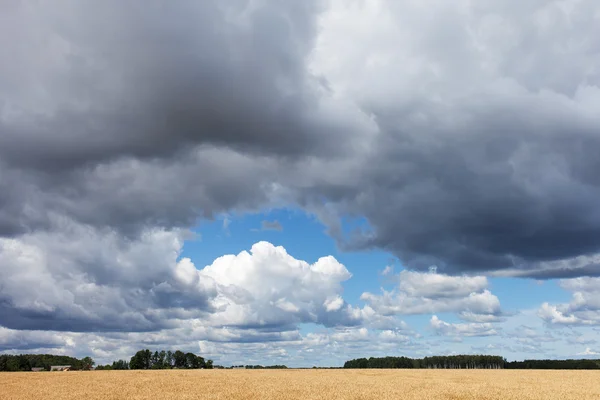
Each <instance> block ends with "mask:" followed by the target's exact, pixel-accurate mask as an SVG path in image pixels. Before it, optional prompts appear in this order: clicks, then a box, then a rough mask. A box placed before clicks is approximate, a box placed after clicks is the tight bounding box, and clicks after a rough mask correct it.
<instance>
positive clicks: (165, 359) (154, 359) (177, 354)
mask: <svg viewBox="0 0 600 400" xmlns="http://www.w3.org/2000/svg"><path fill="white" fill-rule="evenodd" d="M172 368H178V369H199V368H206V369H212V368H213V361H212V360H205V359H204V357H200V356H197V355H195V354H194V353H184V352H183V351H180V350H176V351H171V350H168V351H165V350H161V351H155V352H154V353H153V352H152V351H150V350H149V349H145V350H139V351H138V352H137V353H135V354H134V355H133V357H131V360H129V362H127V361H125V360H118V361H114V362H113V363H112V365H99V366H98V367H96V369H100V370H110V369H117V370H119V369H172Z"/></svg>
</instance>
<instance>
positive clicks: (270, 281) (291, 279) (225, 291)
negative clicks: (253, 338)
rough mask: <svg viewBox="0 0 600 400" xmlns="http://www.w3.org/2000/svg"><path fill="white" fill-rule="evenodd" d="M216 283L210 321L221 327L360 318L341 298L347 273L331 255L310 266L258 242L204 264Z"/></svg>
mask: <svg viewBox="0 0 600 400" xmlns="http://www.w3.org/2000/svg"><path fill="white" fill-rule="evenodd" d="M199 275H200V276H202V277H209V278H211V279H212V280H214V282H215V283H216V285H217V287H218V292H219V293H218V295H217V297H216V298H215V305H216V307H217V312H215V313H214V314H212V315H211V316H210V318H209V321H210V323H211V324H213V325H224V326H238V327H243V326H248V327H258V326H286V325H294V324H297V323H302V322H304V323H308V322H314V323H318V324H323V325H328V326H332V325H338V324H341V325H344V324H351V325H352V324H357V323H359V322H360V319H359V317H360V316H357V317H356V318H355V316H354V315H353V313H352V308H351V307H350V306H349V305H348V304H346V303H345V301H344V299H343V298H342V297H341V294H342V282H344V281H346V280H348V279H350V277H351V276H352V275H351V274H350V272H348V270H347V269H346V267H344V266H343V265H342V264H340V263H339V262H338V261H337V260H336V259H335V258H333V257H331V256H328V257H322V258H320V259H319V260H317V262H315V263H314V264H309V263H307V262H306V261H302V260H298V259H295V258H294V257H292V256H290V255H289V254H288V253H287V252H286V250H285V249H284V248H283V247H281V246H279V247H276V246H273V245H272V244H270V243H268V242H259V243H257V244H255V245H253V246H252V249H251V250H250V252H246V251H244V252H241V253H239V254H237V255H227V256H223V257H220V258H218V259H216V260H215V261H214V262H213V263H212V264H211V265H208V266H206V267H205V268H203V269H202V270H201V271H200V272H199Z"/></svg>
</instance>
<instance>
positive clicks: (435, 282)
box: [361, 270, 503, 322]
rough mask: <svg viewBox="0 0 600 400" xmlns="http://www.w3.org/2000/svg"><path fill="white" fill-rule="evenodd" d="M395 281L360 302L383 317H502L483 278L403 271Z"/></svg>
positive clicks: (477, 319) (364, 295)
mask: <svg viewBox="0 0 600 400" xmlns="http://www.w3.org/2000/svg"><path fill="white" fill-rule="evenodd" d="M396 278H397V281H398V287H397V288H395V289H394V290H392V291H387V290H384V289H382V293H381V294H379V295H376V294H372V293H369V292H365V293H363V294H362V295H361V299H362V300H364V301H365V302H366V303H367V304H368V305H369V306H370V307H371V308H373V309H374V310H376V311H377V312H378V313H380V314H382V315H395V314H431V313H439V312H455V313H458V314H459V316H460V317H461V318H463V319H465V320H470V321H487V322H493V321H498V320H500V319H501V317H502V314H503V313H502V310H501V307H500V301H499V300H498V298H497V297H496V296H495V295H493V294H492V293H491V292H490V291H489V290H488V289H487V286H488V281H487V278H485V277H483V276H448V275H443V274H437V273H433V272H429V273H421V272H414V271H406V270H404V271H401V272H400V273H399V274H398V275H397V277H396Z"/></svg>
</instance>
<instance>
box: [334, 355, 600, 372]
mask: <svg viewBox="0 0 600 400" xmlns="http://www.w3.org/2000/svg"><path fill="white" fill-rule="evenodd" d="M344 368H434V369H504V368H506V369H600V360H525V361H511V362H508V361H506V359H505V358H503V357H500V356H490V355H454V356H432V357H425V358H408V357H371V358H357V359H354V360H349V361H346V362H345V363H344Z"/></svg>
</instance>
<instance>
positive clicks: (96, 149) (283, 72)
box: [0, 1, 335, 170]
mask: <svg viewBox="0 0 600 400" xmlns="http://www.w3.org/2000/svg"><path fill="white" fill-rule="evenodd" d="M3 7H4V9H5V15H6V17H5V19H6V20H5V21H4V22H5V26H4V30H5V32H4V33H5V34H4V39H3V52H4V56H5V57H3V58H4V59H7V60H8V59H10V62H8V63H6V64H5V66H4V67H3V68H2V70H1V72H2V76H3V78H2V87H3V88H4V90H3V92H4V95H3V96H2V97H3V100H4V102H5V109H6V110H7V113H6V117H5V118H3V119H2V121H1V122H2V125H1V126H0V129H1V130H2V132H3V134H2V136H0V157H1V158H2V159H3V160H5V161H6V162H8V163H10V164H12V165H18V166H21V167H30V168H40V169H43V170H48V169H51V170H52V169H54V170H63V169H68V168H73V167H77V166H81V165H85V164H93V163H96V162H101V161H105V160H110V159H114V158H116V157H119V156H127V155H133V156H136V157H150V158H152V157H166V156H169V155H170V154H173V152H175V151H177V150H181V149H185V148H189V147H193V146H194V145H196V144H199V143H205V144H214V145H224V146H227V147H233V148H239V149H244V150H248V151H255V152H258V153H265V152H266V153H276V154H280V155H293V154H298V153H304V152H306V151H313V150H314V151H320V152H330V151H333V150H334V148H335V146H334V144H335V141H334V136H335V135H329V137H327V138H326V137H322V136H321V135H320V131H319V129H316V128H321V129H322V127H320V126H317V125H318V124H320V123H322V122H323V121H319V118H320V117H319V113H318V110H317V107H318V104H317V102H316V97H315V92H314V90H313V89H315V88H316V86H314V85H316V81H314V82H313V80H312V79H311V78H310V76H309V75H308V74H307V73H306V69H305V68H304V59H305V58H306V57H307V55H308V52H309V51H310V49H311V47H312V41H313V37H314V30H315V27H314V17H315V15H316V12H317V11H318V9H317V5H316V2H314V1H303V2H277V3H269V4H260V2H248V1H237V2H228V3H227V4H224V3H222V2H216V1H203V2H192V1H183V2H179V3H178V4H176V5H173V4H168V3H165V2H157V3H147V2H141V1H134V2H128V3H126V4H123V3H121V2H114V1H108V2H101V3H81V2H76V1H63V2H62V3H61V5H60V7H56V6H55V5H52V6H50V5H44V4H35V5H34V4H33V3H31V4H29V3H21V4H19V3H15V4H11V5H4V6H3ZM23 26H29V28H28V29H23ZM24 43H28V45H27V46H24ZM311 86H314V87H311ZM317 139H319V140H318V141H317ZM328 143H329V145H328Z"/></svg>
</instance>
